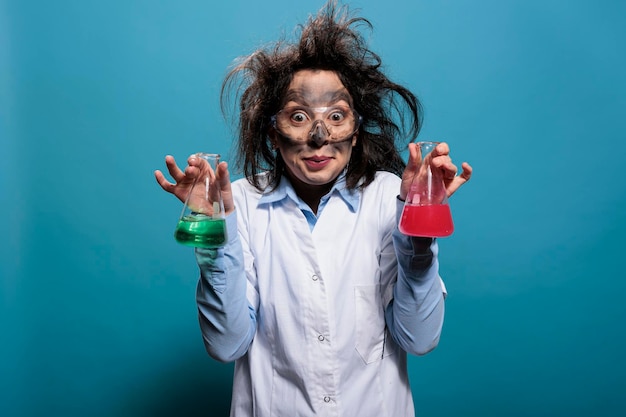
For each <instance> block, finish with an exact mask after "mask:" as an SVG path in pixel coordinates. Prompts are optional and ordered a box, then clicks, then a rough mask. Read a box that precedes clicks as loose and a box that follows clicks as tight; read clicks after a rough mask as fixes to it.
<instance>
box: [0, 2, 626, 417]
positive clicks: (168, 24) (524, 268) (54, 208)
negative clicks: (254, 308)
mask: <svg viewBox="0 0 626 417" xmlns="http://www.w3.org/2000/svg"><path fill="white" fill-rule="evenodd" d="M352 4H353V5H354V6H355V7H358V8H360V9H361V14H362V15H364V16H365V17H368V18H369V19H370V20H371V21H372V23H373V24H374V32H373V33H372V34H371V42H372V46H373V48H374V49H375V50H376V51H378V52H379V53H380V54H381V55H382V57H383V60H384V63H385V65H386V68H387V70H388V73H389V75H390V76H391V77H392V78H393V79H395V80H396V81H399V82H401V83H404V84H406V85H408V86H409V87H410V88H412V89H413V90H414V91H415V92H416V93H417V94H418V95H419V97H420V98H421V99H422V101H423V103H424V106H425V111H426V117H425V126H424V129H423V131H422V134H421V135H420V138H422V139H434V140H445V141H447V142H448V143H450V145H451V148H452V155H453V158H454V160H455V161H456V162H457V163H458V164H460V162H462V161H464V160H467V161H469V162H470V163H472V165H473V166H474V169H475V174H474V176H473V178H472V181H471V182H470V183H468V184H467V185H466V186H465V187H463V188H462V189H461V190H460V191H459V192H458V193H457V194H456V195H455V196H454V197H453V199H452V200H451V205H452V210H453V213H454V218H455V223H456V232H455V234H454V235H453V236H452V237H450V238H447V239H443V240H441V242H440V243H441V265H442V268H441V269H442V270H441V273H442V275H443V277H444V279H445V280H446V284H447V286H448V290H449V297H448V300H447V316H446V324H445V327H444V333H443V337H442V341H441V344H440V346H439V347H438V348H437V349H436V350H435V351H434V352H433V353H431V354H429V355H427V356H425V357H422V358H416V357H412V358H410V362H409V364H410V376H411V381H412V387H413V392H414V394H415V401H416V408H417V412H418V415H421V416H459V415H461V416H589V415H603V416H618V415H620V416H621V415H625V414H626V404H625V402H624V394H625V391H624V379H625V378H626V361H625V360H624V357H623V355H624V352H625V350H626V340H625V335H626V332H625V328H624V320H625V319H626V303H625V302H624V293H625V291H626V284H625V282H626V274H625V273H624V268H623V263H624V253H623V251H624V247H625V245H624V233H625V232H626V230H625V228H626V221H625V220H626V214H625V213H626V195H625V194H626V191H625V188H626V187H624V183H623V174H622V173H623V168H622V164H623V162H624V159H625V157H626V155H625V153H626V145H625V143H626V137H625V134H624V129H623V123H622V122H623V120H624V115H623V113H624V110H625V109H626V99H625V97H626V75H625V74H626V68H625V64H626V54H625V53H624V44H625V41H626V24H625V23H626V22H625V20H626V18H625V17H626V5H625V4H626V3H624V2H621V1H608V0H604V1H603V0H596V1H591V0H589V1H582V0H580V1H576V0H571V1H567V0H525V1H521V0H519V1H517V0H515V1H513V0H511V1H497V0H482V1H469V0H467V1H461V0H459V1H423V0H422V1H416V0H403V1H379V0H360V1H355V2H353V3H352ZM321 5H322V1H321V0H317V1H301V2H293V1H290V0H273V1H263V2H253V1H238V0H230V1H227V2H212V1H200V0H176V1H163V2H153V1H145V0H144V1H126V0H124V1H122V0H109V1H108V2H96V1H78V0H76V1H71V0H58V1H55V2H46V1H34V0H20V1H17V0H14V1H12V0H8V1H7V0H4V1H2V2H0V156H1V164H0V181H1V182H0V198H1V204H0V210H1V212H0V214H1V219H2V221H1V222H0V234H1V235H2V236H3V241H2V243H1V244H0V245H1V249H2V251H1V253H0V255H1V258H0V268H1V269H0V273H1V275H0V276H1V281H0V290H1V293H0V294H1V295H0V297H1V298H0V329H1V336H0V337H1V341H0V414H1V415H2V416H44V415H49V416H65V417H73V416H94V417H97V416H107V417H109V416H111V417H112V416H115V417H118V416H157V417H158V416H173V415H180V416H224V415H227V410H228V404H229V398H230V384H231V381H232V376H231V373H232V365H228V364H219V363H216V362H214V361H213V360H211V359H210V358H209V357H208V356H207V355H206V354H205V352H204V349H203V345H202V341H201V337H200V333H199V329H198V326H197V320H196V309H195V304H194V289H195V284H196V279H197V267H196V265H195V263H194V259H193V256H192V253H191V251H190V250H189V249H188V248H187V249H186V248H184V247H182V246H179V245H177V244H176V243H175V242H174V239H173V237H172V233H173V228H174V225H175V222H176V220H177V217H178V215H179V212H180V209H181V205H180V203H179V202H177V201H176V200H175V199H174V198H173V197H171V196H168V195H166V194H165V193H164V192H162V191H161V190H160V188H159V187H158V185H157V184H156V182H155V180H154V178H153V171H154V170H155V169H157V168H159V169H161V168H162V167H163V166H164V163H163V160H164V156H165V155H166V154H169V153H171V154H173V155H174V156H175V157H176V158H178V159H179V160H181V161H184V159H185V158H186V157H187V156H188V155H189V154H191V153H193V152H196V151H214V152H220V153H222V154H223V155H224V158H223V159H225V160H229V159H230V156H229V153H230V151H231V147H230V143H231V138H232V136H233V131H232V129H231V128H230V127H229V125H228V124H227V123H226V122H225V121H224V120H223V118H222V116H221V114H220V112H219V105H218V94H219V88H220V83H221V81H222V78H223V76H224V74H225V71H226V68H227V67H228V66H229V65H230V64H231V62H232V61H233V59H234V58H235V57H237V56H239V55H242V54H246V53H249V52H251V51H252V50H253V49H255V48H256V47H258V46H260V45H262V44H264V43H266V42H268V41H272V40H274V39H275V38H277V37H278V36H280V35H281V34H282V33H287V34H289V33H291V31H292V28H293V27H294V26H295V24H297V23H300V22H302V21H303V20H304V19H306V17H307V16H308V15H309V14H310V13H313V12H315V11H317V9H318V8H319V7H320V6H321Z"/></svg>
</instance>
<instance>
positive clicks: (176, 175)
mask: <svg viewBox="0 0 626 417" xmlns="http://www.w3.org/2000/svg"><path fill="white" fill-rule="evenodd" d="M165 165H166V166H167V171H168V172H169V173H170V175H171V176H172V178H173V179H174V181H176V182H180V181H182V180H183V179H184V178H185V173H184V172H183V171H182V170H181V169H180V168H179V167H178V165H176V160H175V159H174V157H173V156H172V155H167V156H166V157H165Z"/></svg>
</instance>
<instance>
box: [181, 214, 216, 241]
mask: <svg viewBox="0 0 626 417" xmlns="http://www.w3.org/2000/svg"><path fill="white" fill-rule="evenodd" d="M174 238H175V239H176V241H177V242H178V243H180V244H182V245H186V246H193V247H196V248H219V247H222V246H224V244H225V243H226V222H225V221H224V219H212V218H210V217H207V216H202V215H200V216H185V217H183V218H182V220H180V221H179V222H178V225H177V226H176V231H175V232H174Z"/></svg>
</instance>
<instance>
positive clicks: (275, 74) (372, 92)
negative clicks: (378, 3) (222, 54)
mask: <svg viewBox="0 0 626 417" xmlns="http://www.w3.org/2000/svg"><path fill="white" fill-rule="evenodd" d="M362 26H365V27H366V28H368V29H370V30H371V29H372V25H371V23H370V22H369V21H368V20H367V19H365V18H362V17H353V16H351V13H350V10H349V9H348V7H347V6H345V5H344V6H338V5H337V1H336V0H330V1H329V2H328V3H327V4H326V5H325V6H324V7H323V8H322V9H321V10H320V11H319V12H318V14H317V15H316V16H311V17H310V18H309V19H308V21H307V23H306V25H301V26H299V27H298V32H299V34H300V37H299V39H298V40H297V41H296V42H288V41H286V40H284V39H283V40H280V41H278V42H276V43H275V44H274V45H273V46H271V47H266V48H262V49H259V50H257V51H256V52H254V53H252V54H251V55H249V56H247V57H244V58H242V59H241V60H240V61H239V62H238V63H237V64H236V65H235V66H234V67H233V68H232V69H231V70H230V72H229V73H228V74H227V76H226V78H225V80H224V83H223V85H222V93H221V104H222V110H223V111H224V112H225V113H226V112H227V110H226V109H227V107H228V106H227V103H228V102H229V99H231V98H233V97H234V98H235V99H237V98H238V99H239V100H238V103H239V121H238V131H239V140H238V142H237V151H238V152H237V154H238V160H237V163H238V166H239V168H240V169H241V168H243V173H244V175H245V177H246V178H247V179H248V181H249V182H250V183H251V184H252V185H254V186H255V187H256V188H257V189H259V190H261V191H262V190H263V189H264V188H265V187H266V186H269V187H271V188H274V187H276V186H277V185H278V183H279V182H280V179H281V177H282V175H283V172H284V168H285V163H284V161H283V160H282V158H281V157H280V153H278V152H274V150H273V145H272V143H271V141H270V137H269V135H270V133H271V132H272V130H271V129H272V124H271V117H272V115H274V114H276V112H278V110H280V106H281V104H282V100H283V98H284V96H285V93H286V91H287V89H288V87H289V84H290V82H291V80H292V77H293V75H294V73H296V72H297V71H299V70H303V69H313V70H331V71H334V72H336V73H337V75H338V76H339V79H340V80H341V82H342V83H343V85H344V86H345V87H346V89H347V90H348V92H349V93H350V95H351V96H352V99H353V105H354V108H355V110H356V111H357V112H358V113H359V114H360V115H361V116H362V117H363V124H362V126H361V128H360V129H359V132H358V138H357V143H356V145H355V147H354V148H353V150H352V155H351V158H350V162H349V163H348V170H347V173H346V185H347V187H348V188H351V189H353V188H356V187H365V186H367V185H368V184H370V183H371V182H372V181H373V180H374V176H375V174H376V171H379V170H381V171H389V172H393V173H395V174H397V175H401V174H402V171H403V170H404V167H405V163H404V161H403V159H402V157H401V156H400V152H399V150H398V147H397V145H396V140H398V141H400V139H404V140H406V141H407V142H408V141H410V140H412V139H413V138H415V137H416V136H417V134H418V133H419V130H420V128H421V124H422V108H421V104H420V102H419V100H418V99H417V97H416V96H415V95H414V94H413V93H412V92H411V91H409V90H408V89H407V88H405V87H403V86H401V85H399V84H396V83H394V82H392V81H391V80H390V79H389V78H387V76H386V75H385V74H384V73H383V71H382V69H381V59H380V57H379V56H378V55H377V54H375V53H374V52H372V51H371V50H370V49H368V46H367V44H366V41H365V39H364V37H363V35H362V34H361V33H360V32H359V30H358V29H359V28H360V27H362ZM232 93H234V96H233V95H231V94H232ZM262 171H267V175H268V178H267V180H266V181H263V182H262V181H261V180H260V178H259V177H258V175H257V174H258V173H260V172H262Z"/></svg>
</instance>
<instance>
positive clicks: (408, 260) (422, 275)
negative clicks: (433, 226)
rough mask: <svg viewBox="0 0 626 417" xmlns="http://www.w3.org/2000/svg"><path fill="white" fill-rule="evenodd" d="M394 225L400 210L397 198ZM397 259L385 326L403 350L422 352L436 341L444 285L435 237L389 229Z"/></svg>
mask: <svg viewBox="0 0 626 417" xmlns="http://www.w3.org/2000/svg"><path fill="white" fill-rule="evenodd" d="M396 204H397V208H396V225H397V224H398V220H399V218H400V215H401V212H402V202H401V201H400V200H398V201H397V203H396ZM392 239H393V245H394V249H395V252H396V258H397V262H398V271H397V281H396V284H395V286H394V287H393V298H392V299H391V300H390V301H389V303H388V304H387V307H386V309H385V319H386V322H387V327H388V329H389V331H390V333H391V335H392V337H393V338H394V340H395V341H396V343H398V344H399V345H400V347H402V348H403V349H404V350H405V351H406V352H408V353H411V354H414V355H424V354H426V353H428V352H430V351H431V350H433V349H434V348H435V347H436V346H437V344H438V343H439V337H440V335H441V329H442V326H443V317H444V297H445V287H444V286H443V282H442V280H441V278H440V276H439V261H438V257H437V254H438V250H439V247H438V245H437V241H436V239H432V238H421V237H410V236H406V235H403V234H402V233H400V231H399V230H398V227H397V226H396V227H395V229H394V231H393V232H392Z"/></svg>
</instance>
